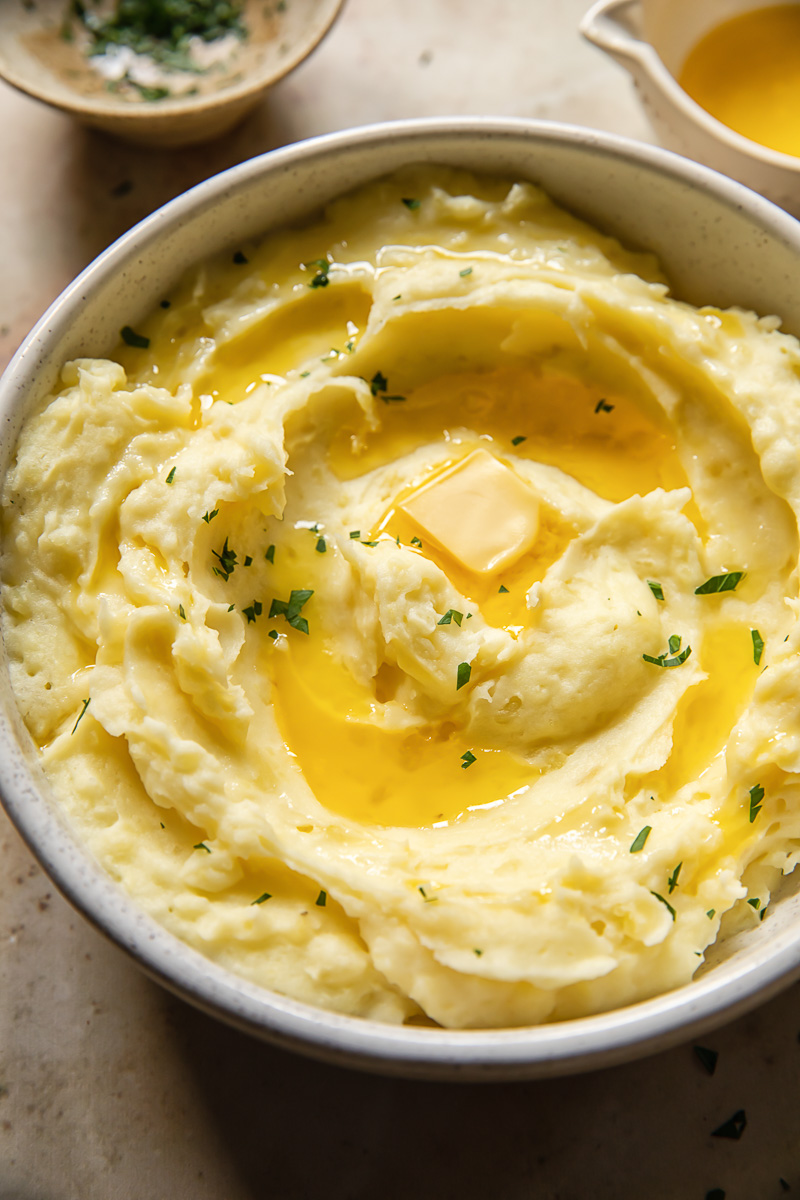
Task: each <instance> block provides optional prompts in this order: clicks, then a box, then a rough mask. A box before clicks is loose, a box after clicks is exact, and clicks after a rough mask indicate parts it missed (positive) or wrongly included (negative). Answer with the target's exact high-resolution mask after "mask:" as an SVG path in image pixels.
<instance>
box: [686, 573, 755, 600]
mask: <svg viewBox="0 0 800 1200" xmlns="http://www.w3.org/2000/svg"><path fill="white" fill-rule="evenodd" d="M741 579H744V571H726V572H725V574H724V575H712V576H711V578H710V579H707V580H706V581H705V583H701V584H700V587H698V588H695V589H694V594H695V596H715V595H717V593H718V592H733V591H735V590H736V587H737V585H738V583H739V581H740V580H741Z"/></svg>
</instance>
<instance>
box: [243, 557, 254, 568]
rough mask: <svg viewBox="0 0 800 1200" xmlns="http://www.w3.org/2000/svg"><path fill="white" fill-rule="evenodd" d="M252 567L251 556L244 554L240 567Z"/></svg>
mask: <svg viewBox="0 0 800 1200" xmlns="http://www.w3.org/2000/svg"><path fill="white" fill-rule="evenodd" d="M252 565H253V556H252V555H251V554H245V556H244V562H243V564H242V566H245V567H252Z"/></svg>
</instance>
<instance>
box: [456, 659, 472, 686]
mask: <svg viewBox="0 0 800 1200" xmlns="http://www.w3.org/2000/svg"><path fill="white" fill-rule="evenodd" d="M471 674H472V667H471V666H470V664H469V663H468V662H462V663H459V664H458V673H457V675H456V691H459V690H460V689H461V688H462V687H463V686H464V684H465V683H469V677H470V675H471Z"/></svg>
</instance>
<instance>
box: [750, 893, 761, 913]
mask: <svg viewBox="0 0 800 1200" xmlns="http://www.w3.org/2000/svg"><path fill="white" fill-rule="evenodd" d="M747 903H748V904H749V905H750V907H751V908H754V909H755V910H756V912H758V910H759V908H761V901H760V900H759V898H758V896H752V897H751V898H750V899H749V900H748V901H747Z"/></svg>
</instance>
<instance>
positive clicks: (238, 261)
mask: <svg viewBox="0 0 800 1200" xmlns="http://www.w3.org/2000/svg"><path fill="white" fill-rule="evenodd" d="M233 261H234V262H235V263H236V265H237V266H241V265H242V264H243V263H247V262H250V259H249V258H246V257H245V256H244V254H242V252H241V250H237V251H236V253H235V254H234V256H233Z"/></svg>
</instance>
